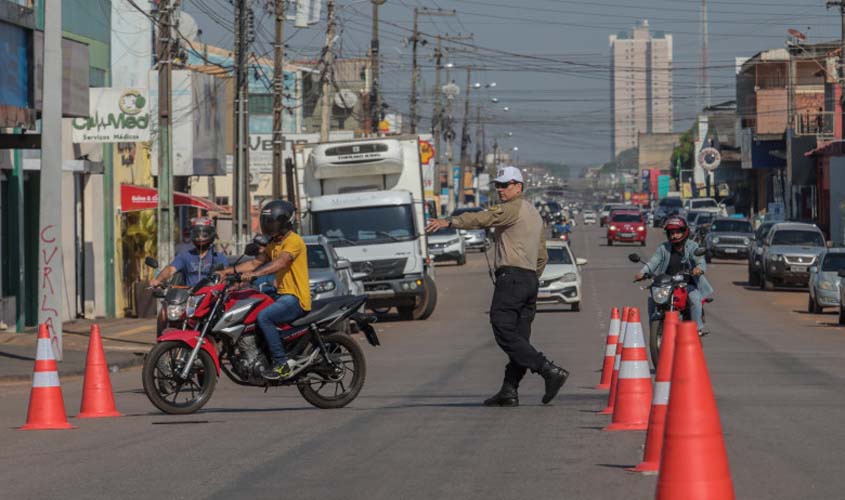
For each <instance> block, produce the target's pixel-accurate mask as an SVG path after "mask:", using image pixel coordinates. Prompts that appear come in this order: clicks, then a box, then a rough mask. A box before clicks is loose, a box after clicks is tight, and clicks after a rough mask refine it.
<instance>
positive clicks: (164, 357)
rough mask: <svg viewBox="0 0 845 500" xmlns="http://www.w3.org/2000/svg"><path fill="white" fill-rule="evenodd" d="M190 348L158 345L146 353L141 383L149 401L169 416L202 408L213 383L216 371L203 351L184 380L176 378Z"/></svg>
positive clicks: (183, 365)
mask: <svg viewBox="0 0 845 500" xmlns="http://www.w3.org/2000/svg"><path fill="white" fill-rule="evenodd" d="M191 350H192V349H191V347H190V346H189V345H187V344H185V343H183V342H160V343H159V344H157V345H156V346H155V347H153V349H152V350H151V351H150V353H149V354H147V359H146V360H145V361H144V369H143V371H142V374H141V380H142V381H143V383H144V392H145V393H146V394H147V398H149V400H150V402H152V404H154V405H155V406H156V408H158V409H159V410H161V411H163V412H165V413H170V414H172V415H184V414H187V413H194V412H195V411H197V410H199V409H200V408H202V407H203V406H204V405H205V404H206V403H208V400H209V399H211V394H212V393H213V392H214V386H215V385H216V384H217V368H216V367H215V366H214V360H212V359H211V355H209V354H208V353H207V352H206V351H205V350H204V349H200V351H199V354H197V358H196V359H195V360H194V363H193V366H192V367H191V371H190V374H189V375H188V378H187V379H183V378H182V377H181V375H180V373H181V372H182V369H183V368H184V367H185V363H186V362H187V361H188V357H190V355H191Z"/></svg>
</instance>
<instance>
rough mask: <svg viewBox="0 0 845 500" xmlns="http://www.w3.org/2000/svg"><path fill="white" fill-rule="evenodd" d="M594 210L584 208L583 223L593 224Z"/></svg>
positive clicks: (594, 220)
mask: <svg viewBox="0 0 845 500" xmlns="http://www.w3.org/2000/svg"><path fill="white" fill-rule="evenodd" d="M595 223H596V212H595V210H584V224H585V225H586V224H595Z"/></svg>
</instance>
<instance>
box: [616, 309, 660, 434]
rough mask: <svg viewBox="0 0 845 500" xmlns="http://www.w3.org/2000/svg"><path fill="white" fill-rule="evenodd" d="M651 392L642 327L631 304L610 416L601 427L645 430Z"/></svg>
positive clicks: (638, 313) (638, 316)
mask: <svg viewBox="0 0 845 500" xmlns="http://www.w3.org/2000/svg"><path fill="white" fill-rule="evenodd" d="M652 396H653V388H652V386H651V372H650V371H649V368H648V352H646V348H645V339H644V338H643V327H642V325H641V324H640V311H639V309H637V308H634V309H632V310H631V313H630V314H629V315H628V331H627V332H626V333H625V343H624V347H623V348H622V363H621V366H620V367H619V382H617V384H616V404H615V405H614V407H613V420H612V422H611V424H610V425H608V426H607V427H605V428H604V430H606V431H635V430H643V431H644V430H646V429H647V428H648V415H649V411H650V410H651V400H652Z"/></svg>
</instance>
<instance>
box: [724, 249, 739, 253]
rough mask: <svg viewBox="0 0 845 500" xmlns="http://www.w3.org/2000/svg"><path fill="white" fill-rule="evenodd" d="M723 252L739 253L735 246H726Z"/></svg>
mask: <svg viewBox="0 0 845 500" xmlns="http://www.w3.org/2000/svg"><path fill="white" fill-rule="evenodd" d="M725 253H739V250H738V249H736V248H726V249H725Z"/></svg>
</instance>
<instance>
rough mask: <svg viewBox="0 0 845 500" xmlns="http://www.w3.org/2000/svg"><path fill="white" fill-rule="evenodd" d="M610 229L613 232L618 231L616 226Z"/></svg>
mask: <svg viewBox="0 0 845 500" xmlns="http://www.w3.org/2000/svg"><path fill="white" fill-rule="evenodd" d="M608 229H610V230H611V231H616V226H610V227H609V228H608Z"/></svg>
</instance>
